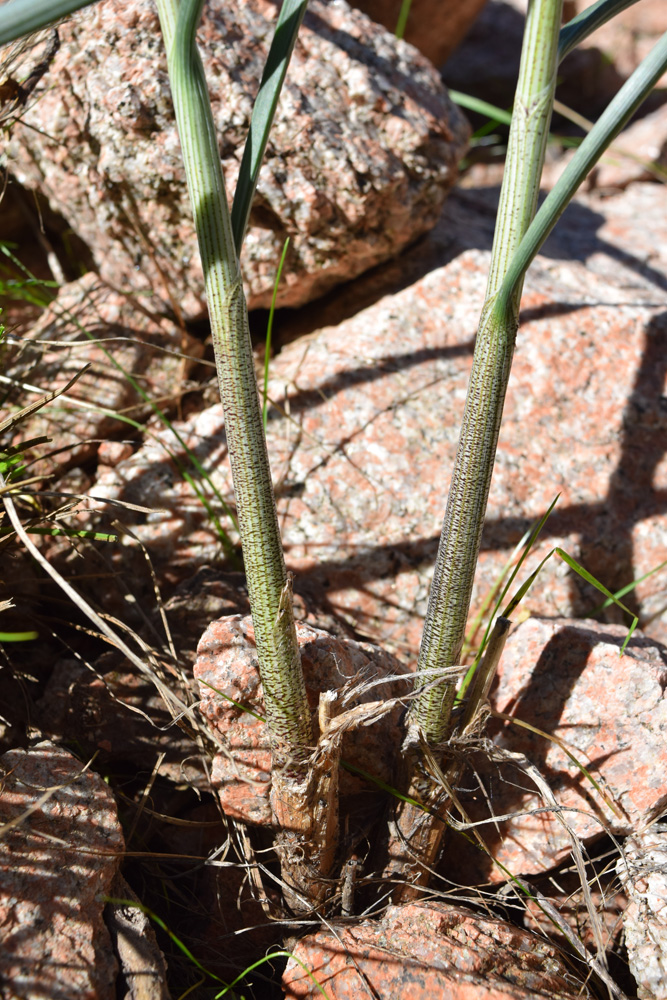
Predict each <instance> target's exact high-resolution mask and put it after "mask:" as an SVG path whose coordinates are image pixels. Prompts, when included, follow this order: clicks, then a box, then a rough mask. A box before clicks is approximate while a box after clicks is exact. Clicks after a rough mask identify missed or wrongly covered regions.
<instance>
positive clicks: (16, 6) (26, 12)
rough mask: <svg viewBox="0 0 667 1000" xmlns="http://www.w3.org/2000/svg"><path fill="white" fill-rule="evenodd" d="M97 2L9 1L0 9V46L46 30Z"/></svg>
mask: <svg viewBox="0 0 667 1000" xmlns="http://www.w3.org/2000/svg"><path fill="white" fill-rule="evenodd" d="M96 2H97V0H11V2H10V3H6V4H3V5H2V6H1V7H0V45H7V44H8V42H14V41H16V39H17V38H23V36H24V35H29V34H31V33H32V32H33V31H39V30H40V28H46V27H47V26H48V25H49V24H52V23H53V22H54V21H59V20H60V19H61V18H62V17H67V15H68V14H73V13H74V11H75V10H81V8H82V7H90V6H92V4H93V3H96Z"/></svg>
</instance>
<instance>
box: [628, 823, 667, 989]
mask: <svg viewBox="0 0 667 1000" xmlns="http://www.w3.org/2000/svg"><path fill="white" fill-rule="evenodd" d="M616 871H617V873H618V876H619V878H620V879H621V882H622V884H623V886H624V887H625V889H626V891H627V893H628V895H629V897H630V904H629V906H628V907H627V909H626V910H625V912H624V914H623V928H624V931H625V944H626V947H627V949H628V962H629V964H630V971H631V972H632V975H633V976H634V977H635V979H636V980H637V996H638V997H639V998H640V1000H665V997H667V831H666V830H665V828H664V825H658V824H656V825H655V826H654V827H652V828H651V829H648V830H643V831H641V832H639V833H636V834H635V835H634V836H632V837H629V838H628V839H627V840H626V841H625V844H624V845H623V857H621V858H619V860H618V862H617V865H616Z"/></svg>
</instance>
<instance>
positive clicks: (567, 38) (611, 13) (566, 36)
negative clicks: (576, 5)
mask: <svg viewBox="0 0 667 1000" xmlns="http://www.w3.org/2000/svg"><path fill="white" fill-rule="evenodd" d="M636 3H639V0H597V3H594V4H593V5H592V6H591V7H588V8H587V9H586V10H583V11H582V12H581V14H577V16H576V17H573V18H572V20H571V21H568V23H567V24H566V25H564V26H563V28H561V32H560V36H559V38H558V61H559V62H561V61H562V60H563V59H564V58H565V56H566V55H567V54H568V53H569V52H571V51H572V49H573V48H575V47H576V46H577V45H579V43H580V42H583V40H584V38H588V36H589V35H591V34H592V33H593V32H594V31H597V29H598V28H601V27H602V25H603V24H606V23H607V21H609V20H610V19H611V18H612V17H615V16H616V14H620V13H621V11H622V10H626V8H628V7H632V6H633V5H634V4H636Z"/></svg>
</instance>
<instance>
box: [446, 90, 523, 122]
mask: <svg viewBox="0 0 667 1000" xmlns="http://www.w3.org/2000/svg"><path fill="white" fill-rule="evenodd" d="M447 93H448V94H449V96H450V97H451V99H452V100H453V101H454V104H458V106H459V107H460V108H465V109H466V110H467V111H475V112H477V114H478V115H486V117H487V118H491V120H492V121H493V122H498V123H499V124H501V125H511V124H512V112H511V111H504V110H503V108H497V107H496V106H495V104H489V102H488V101H482V100H480V98H479V97H473V96H472V94H463V93H462V92H461V91H460V90H448V91H447Z"/></svg>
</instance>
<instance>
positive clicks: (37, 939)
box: [0, 743, 125, 1000]
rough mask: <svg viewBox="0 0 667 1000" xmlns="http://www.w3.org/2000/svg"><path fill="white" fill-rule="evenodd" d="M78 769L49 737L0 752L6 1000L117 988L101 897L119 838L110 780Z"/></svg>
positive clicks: (1, 964)
mask: <svg viewBox="0 0 667 1000" xmlns="http://www.w3.org/2000/svg"><path fill="white" fill-rule="evenodd" d="M82 772H83V764H82V763H81V762H80V761H78V760H77V759H76V758H75V757H73V756H72V755H71V754H70V753H68V752H67V751H66V750H62V749H61V748H59V747H56V746H54V745H53V744H52V743H40V744H39V745H37V746H35V747H32V748H31V749H29V750H10V751H9V752H8V753H5V754H3V756H2V757H1V758H0V777H1V778H2V784H1V786H0V787H1V791H0V825H1V826H3V837H2V840H1V841H0V980H2V984H3V986H2V995H3V998H6V1000H19V998H21V1000H24V998H34V1000H42V998H45V997H67V998H68V1000H113V998H115V997H116V995H117V994H116V973H117V962H116V959H115V957H114V954H113V949H112V945H111V939H110V937H109V932H108V931H107V928H106V926H105V923H104V920H103V917H102V911H103V909H104V904H103V903H102V902H101V901H100V900H99V899H98V896H99V895H100V894H101V895H104V894H105V893H106V894H108V893H109V891H110V889H111V886H112V883H113V881H114V877H115V875H116V872H117V871H118V866H119V862H120V858H121V855H122V852H123V851H124V849H125V845H124V841H123V833H122V830H121V827H120V823H119V821H118V814H117V811H116V803H115V802H114V799H113V796H112V795H111V792H110V791H109V788H108V787H107V785H106V784H105V783H104V781H103V780H102V779H101V778H100V777H99V776H98V775H97V774H95V773H93V772H92V771H87V772H85V773H82ZM49 789H51V790H52V791H51V794H47V792H48V790H49ZM4 824H8V826H7V827H5V826H4Z"/></svg>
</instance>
